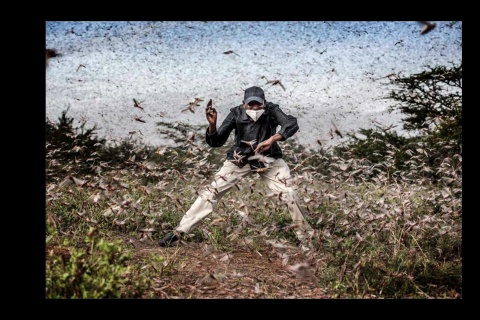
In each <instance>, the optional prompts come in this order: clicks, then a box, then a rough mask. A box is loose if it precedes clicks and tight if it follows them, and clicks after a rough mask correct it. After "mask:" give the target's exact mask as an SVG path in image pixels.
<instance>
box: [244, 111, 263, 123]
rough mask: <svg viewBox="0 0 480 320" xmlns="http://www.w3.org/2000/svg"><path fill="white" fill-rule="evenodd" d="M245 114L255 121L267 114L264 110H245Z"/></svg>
mask: <svg viewBox="0 0 480 320" xmlns="http://www.w3.org/2000/svg"><path fill="white" fill-rule="evenodd" d="M245 112H246V113H247V114H248V115H249V116H250V118H252V120H253V121H257V120H258V118H260V116H261V115H262V114H263V113H264V112H265V110H264V109H262V110H245Z"/></svg>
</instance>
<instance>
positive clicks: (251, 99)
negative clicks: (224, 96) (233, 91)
mask: <svg viewBox="0 0 480 320" xmlns="http://www.w3.org/2000/svg"><path fill="white" fill-rule="evenodd" d="M252 101H257V102H260V103H263V101H264V100H263V99H262V98H260V97H248V98H247V99H245V103H246V104H249V103H250V102H252Z"/></svg>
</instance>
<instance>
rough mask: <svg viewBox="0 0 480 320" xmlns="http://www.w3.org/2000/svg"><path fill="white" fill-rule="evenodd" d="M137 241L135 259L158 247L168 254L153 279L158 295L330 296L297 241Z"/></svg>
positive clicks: (239, 296)
mask: <svg viewBox="0 0 480 320" xmlns="http://www.w3.org/2000/svg"><path fill="white" fill-rule="evenodd" d="M135 245H136V249H135V251H134V252H133V258H134V259H141V258H142V257H146V256H149V255H151V254H157V253H158V255H160V256H162V257H163V258H164V260H163V267H162V268H160V269H161V270H162V271H161V274H160V275H159V277H158V278H157V279H155V286H154V291H155V292H156V293H157V294H158V298H170V299H175V298H180V299H183V298H214V299H217V298H218V299H257V298H267V299H268V298H281V299H285V298H316V299H320V298H330V297H329V296H328V295H327V291H326V290H325V289H324V288H322V287H321V286H320V282H319V280H318V279H317V278H316V277H315V275H314V272H315V269H314V267H313V265H314V264H312V263H309V261H308V259H309V258H308V256H307V255H305V254H304V253H303V252H302V251H301V250H300V249H299V248H296V247H284V246H282V245H277V247H274V246H273V245H270V244H268V245H267V246H268V247H267V248H266V249H265V250H264V251H262V252H259V251H256V250H252V249H250V248H247V246H245V247H243V248H242V247H239V248H236V249H235V250H233V251H231V252H216V251H215V250H214V249H213V248H212V247H211V246H209V245H207V244H205V243H191V242H183V243H182V244H180V245H179V246H177V247H171V248H161V247H158V245H157V244H156V243H155V242H153V241H145V242H142V243H136V244H135ZM156 296H157V295H156Z"/></svg>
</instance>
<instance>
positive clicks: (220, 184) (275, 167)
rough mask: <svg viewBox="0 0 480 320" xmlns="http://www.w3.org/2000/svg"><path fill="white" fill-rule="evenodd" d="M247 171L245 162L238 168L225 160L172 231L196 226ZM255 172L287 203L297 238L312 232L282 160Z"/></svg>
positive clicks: (300, 238)
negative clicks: (213, 178)
mask: <svg viewBox="0 0 480 320" xmlns="http://www.w3.org/2000/svg"><path fill="white" fill-rule="evenodd" d="M247 174H252V172H251V171H250V166H249V165H248V164H247V165H245V166H244V167H243V168H239V167H237V166H236V165H235V164H234V163H232V162H231V161H228V160H225V162H224V163H223V166H222V168H221V169H220V171H218V172H217V173H216V174H215V180H214V181H213V182H212V183H211V187H210V188H208V189H207V190H205V191H203V192H202V193H200V196H199V197H198V198H197V199H196V200H195V202H194V203H193V205H192V206H191V207H190V209H189V210H188V211H187V212H186V213H185V215H184V216H183V218H182V220H181V221H180V224H179V225H178V227H177V228H176V230H177V231H179V232H185V233H188V232H190V231H192V230H193V229H194V228H196V227H197V226H198V225H199V224H200V222H201V221H202V220H203V219H204V218H206V217H207V216H208V215H209V214H210V213H211V212H212V211H213V210H214V209H215V207H216V205H217V201H218V200H220V199H221V198H222V197H223V196H224V195H225V194H226V193H227V192H228V191H229V190H230V189H231V188H232V187H234V186H235V184H236V183H238V182H239V181H240V179H241V178H243V177H245V176H246V175H247ZM259 175H260V178H261V179H262V180H263V181H264V182H265V184H266V185H267V187H268V189H270V191H273V192H276V193H280V192H281V193H282V201H284V202H286V203H287V205H288V209H289V212H290V216H291V218H292V220H293V223H294V225H296V226H295V227H294V231H295V234H296V235H297V238H298V239H299V240H300V241H302V240H304V239H305V238H307V237H308V236H309V235H312V234H313V229H312V227H311V226H310V225H309V224H308V222H307V221H306V220H305V218H304V214H303V209H302V206H301V204H300V202H299V198H298V196H297V193H296V191H295V190H294V188H293V187H292V184H293V183H292V179H291V176H290V169H289V168H288V165H287V164H286V163H285V161H284V160H283V159H281V158H279V159H276V160H275V161H274V162H272V163H270V165H269V169H268V170H265V171H263V172H259ZM277 199H278V198H277Z"/></svg>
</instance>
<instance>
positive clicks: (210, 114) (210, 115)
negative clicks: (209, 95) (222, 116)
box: [205, 99, 217, 125]
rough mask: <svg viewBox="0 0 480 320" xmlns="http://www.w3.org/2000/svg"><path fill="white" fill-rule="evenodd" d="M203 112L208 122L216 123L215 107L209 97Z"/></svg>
mask: <svg viewBox="0 0 480 320" xmlns="http://www.w3.org/2000/svg"><path fill="white" fill-rule="evenodd" d="M205 114H206V116H207V120H208V123H209V124H211V125H214V124H216V123H217V110H215V108H214V107H213V106H212V99H210V100H209V101H208V103H207V108H206V109H205Z"/></svg>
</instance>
